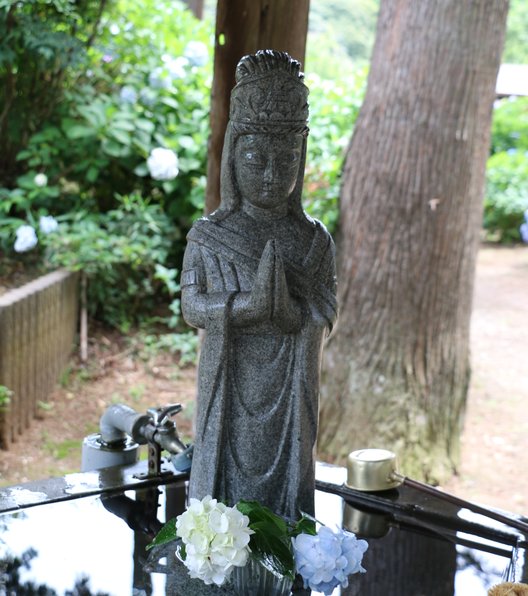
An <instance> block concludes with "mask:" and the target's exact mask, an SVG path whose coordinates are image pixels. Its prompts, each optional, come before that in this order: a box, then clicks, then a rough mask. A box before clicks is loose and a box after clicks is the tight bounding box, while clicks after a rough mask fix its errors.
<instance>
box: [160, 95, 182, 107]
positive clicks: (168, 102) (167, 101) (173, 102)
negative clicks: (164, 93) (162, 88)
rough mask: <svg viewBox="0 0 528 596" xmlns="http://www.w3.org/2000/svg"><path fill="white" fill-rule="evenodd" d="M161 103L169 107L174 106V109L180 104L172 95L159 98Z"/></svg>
mask: <svg viewBox="0 0 528 596" xmlns="http://www.w3.org/2000/svg"><path fill="white" fill-rule="evenodd" d="M161 103H163V104H165V105H166V106H169V108H174V109H175V110H177V109H178V108H179V107H180V104H179V103H178V102H177V101H176V100H175V99H173V98H172V97H164V98H163V99H162V100H161Z"/></svg>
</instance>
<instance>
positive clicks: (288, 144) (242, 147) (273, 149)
mask: <svg viewBox="0 0 528 596" xmlns="http://www.w3.org/2000/svg"><path fill="white" fill-rule="evenodd" d="M302 145H303V137H302V135H299V134H284V135H272V134H264V133H261V134H249V135H242V136H240V137H239V138H238V140H237V144H236V148H235V172H236V180H237V184H238V188H239V189H240V194H241V196H242V201H248V202H249V203H251V204H252V205H254V206H255V207H260V208H261V209H276V208H278V207H280V206H281V205H286V204H287V201H288V197H289V196H290V195H291V193H292V192H293V189H294V188H295V184H296V182H297V175H298V173H299V164H300V162H301V153H302Z"/></svg>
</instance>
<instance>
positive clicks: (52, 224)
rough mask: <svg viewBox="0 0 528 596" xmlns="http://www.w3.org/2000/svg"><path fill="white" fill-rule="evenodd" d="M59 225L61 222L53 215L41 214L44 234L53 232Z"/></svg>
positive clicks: (41, 227)
mask: <svg viewBox="0 0 528 596" xmlns="http://www.w3.org/2000/svg"><path fill="white" fill-rule="evenodd" d="M58 227H59V222H58V221H57V220H56V219H55V218H54V217H53V215H41V216H40V219H39V229H40V231H41V232H42V233H43V234H51V232H55V231H56V230H57V229H58Z"/></svg>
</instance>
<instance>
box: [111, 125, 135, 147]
mask: <svg viewBox="0 0 528 596" xmlns="http://www.w3.org/2000/svg"><path fill="white" fill-rule="evenodd" d="M110 134H111V135H112V137H113V138H114V139H115V140H116V141H118V142H119V143H122V144H123V145H130V135H129V134H128V132H126V131H124V130H122V129H120V128H112V129H111V130H110Z"/></svg>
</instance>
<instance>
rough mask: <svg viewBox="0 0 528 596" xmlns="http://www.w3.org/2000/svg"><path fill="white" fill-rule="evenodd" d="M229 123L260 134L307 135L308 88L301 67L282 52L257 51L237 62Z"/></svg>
mask: <svg viewBox="0 0 528 596" xmlns="http://www.w3.org/2000/svg"><path fill="white" fill-rule="evenodd" d="M235 78H236V82H237V84H236V86H235V87H234V89H233V91H232V92H231V109H230V120H231V122H233V123H234V124H235V125H245V126H246V127H251V128H255V129H257V130H262V131H272V130H274V129H276V128H277V127H282V128H286V129H288V130H298V131H299V132H307V131H308V129H307V127H306V122H307V120H308V101H307V99H308V87H306V85H304V83H303V80H304V75H303V73H302V72H301V64H300V63H299V62H297V60H293V59H292V58H291V57H290V55H289V54H287V53H286V52H276V51H274V50H260V51H258V52H257V53H256V54H252V55H249V56H244V57H243V58H242V59H241V60H240V62H239V63H238V66H237V69H236V73H235Z"/></svg>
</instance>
